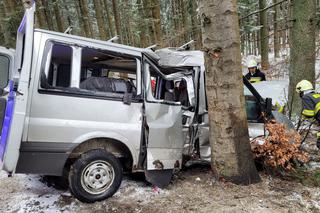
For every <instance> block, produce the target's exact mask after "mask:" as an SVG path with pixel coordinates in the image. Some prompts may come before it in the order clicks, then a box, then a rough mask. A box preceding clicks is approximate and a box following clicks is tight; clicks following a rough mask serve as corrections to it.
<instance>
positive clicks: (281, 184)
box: [0, 167, 320, 213]
mask: <svg viewBox="0 0 320 213" xmlns="http://www.w3.org/2000/svg"><path fill="white" fill-rule="evenodd" d="M260 176H261V178H262V182H260V183H258V184H252V185H250V186H241V185H235V184H232V183H229V182H218V181H216V180H215V179H214V178H213V176H212V173H211V171H210V169H209V167H200V168H199V167H197V168H195V167H194V168H189V169H188V170H186V171H182V172H179V173H178V174H177V175H175V177H174V180H173V183H172V184H170V185H169V187H168V188H167V189H164V190H162V189H161V190H160V191H155V190H153V188H152V187H151V186H150V185H148V184H146V182H145V181H144V180H143V179H141V178H137V177H126V179H125V180H124V181H123V183H122V185H121V188H120V190H119V191H118V192H117V193H116V194H115V195H114V196H113V197H112V198H109V199H107V200H105V201H102V202H97V203H94V204H85V203H81V202H79V201H78V200H76V199H75V198H74V197H72V196H71V195H70V193H69V192H68V191H59V190H56V189H53V188H52V187H47V186H46V185H45V184H44V183H42V182H40V181H39V179H40V177H39V176H34V175H30V176H28V175H15V176H14V177H13V178H8V177H7V176H6V174H5V173H4V172H1V173H0V195H1V198H0V212H44V213H47V212H48V213H51V212H54V213H55V212H86V213H90V212H121V213H122V212H197V213H198V212H319V211H320V190H319V188H316V187H315V188H311V187H306V186H302V185H301V184H300V183H297V182H294V181H285V180H281V179H278V178H272V177H270V176H268V175H266V174H263V173H260Z"/></svg>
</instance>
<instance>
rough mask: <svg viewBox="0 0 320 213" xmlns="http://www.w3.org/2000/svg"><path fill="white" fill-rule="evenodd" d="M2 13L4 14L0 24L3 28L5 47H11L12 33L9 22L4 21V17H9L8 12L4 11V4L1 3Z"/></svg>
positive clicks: (0, 9)
mask: <svg viewBox="0 0 320 213" xmlns="http://www.w3.org/2000/svg"><path fill="white" fill-rule="evenodd" d="M0 13H1V14H3V15H2V16H0V24H1V27H2V31H3V37H4V43H3V45H4V46H9V45H10V41H11V35H10V31H9V30H8V27H7V25H8V22H7V21H6V20H5V19H4V17H6V16H7V13H6V10H5V9H4V5H3V3H2V2H0Z"/></svg>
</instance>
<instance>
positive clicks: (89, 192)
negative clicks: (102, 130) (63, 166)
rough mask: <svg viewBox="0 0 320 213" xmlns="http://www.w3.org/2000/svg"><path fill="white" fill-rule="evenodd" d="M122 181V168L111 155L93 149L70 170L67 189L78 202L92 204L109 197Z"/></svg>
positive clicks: (83, 155) (82, 156)
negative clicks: (68, 188)
mask: <svg viewBox="0 0 320 213" xmlns="http://www.w3.org/2000/svg"><path fill="white" fill-rule="evenodd" d="M121 181H122V166H121V163H120V161H119V160H118V159H117V158H116V157H115V156H114V155H113V154H111V153H109V152H107V151H105V150H102V149H95V150H91V151H88V152H86V153H84V154H82V155H81V157H80V158H79V159H77V160H76V161H75V162H74V164H73V165H72V166H71V168H70V172H69V187H70V191H71V193H72V194H73V195H74V196H75V197H76V198H77V199H79V200H80V201H82V202H86V203H93V202H95V201H100V200H104V199H106V198H108V197H111V196H112V195H113V194H114V193H116V191H117V190H118V189H119V187H120V184H121Z"/></svg>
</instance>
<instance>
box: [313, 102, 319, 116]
mask: <svg viewBox="0 0 320 213" xmlns="http://www.w3.org/2000/svg"><path fill="white" fill-rule="evenodd" d="M319 110H320V102H318V103H317V105H316V107H315V108H314V114H317V113H318V112H319Z"/></svg>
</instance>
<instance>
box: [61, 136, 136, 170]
mask: <svg viewBox="0 0 320 213" xmlns="http://www.w3.org/2000/svg"><path fill="white" fill-rule="evenodd" d="M77 144H78V145H76V146H74V147H73V149H72V150H71V151H70V154H69V157H68V159H67V161H66V163H65V168H67V169H68V168H69V167H70V165H71V164H72V163H73V162H74V161H75V160H76V159H78V158H79V157H80V156H81V155H82V154H83V153H85V152H87V151H90V150H93V149H104V150H106V151H108V152H110V153H112V154H113V155H114V156H116V157H117V158H118V159H120V161H121V163H122V166H123V168H124V171H126V172H131V171H132V169H133V168H134V165H135V164H136V159H137V157H136V151H135V149H134V148H133V147H132V146H130V145H128V144H129V143H128V140H119V137H118V138H114V137H107V136H99V137H97V135H96V136H95V137H87V138H86V140H84V141H82V142H77Z"/></svg>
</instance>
